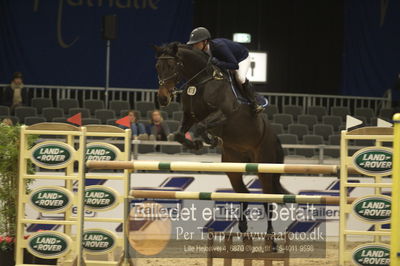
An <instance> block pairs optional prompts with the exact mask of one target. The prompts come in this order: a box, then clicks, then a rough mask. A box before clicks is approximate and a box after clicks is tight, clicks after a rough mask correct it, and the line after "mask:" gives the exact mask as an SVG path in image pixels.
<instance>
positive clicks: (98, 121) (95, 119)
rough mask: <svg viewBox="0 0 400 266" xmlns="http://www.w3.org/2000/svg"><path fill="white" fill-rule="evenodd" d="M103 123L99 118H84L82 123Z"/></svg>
mask: <svg viewBox="0 0 400 266" xmlns="http://www.w3.org/2000/svg"><path fill="white" fill-rule="evenodd" d="M99 124H101V121H100V119H97V118H83V119H82V125H99Z"/></svg>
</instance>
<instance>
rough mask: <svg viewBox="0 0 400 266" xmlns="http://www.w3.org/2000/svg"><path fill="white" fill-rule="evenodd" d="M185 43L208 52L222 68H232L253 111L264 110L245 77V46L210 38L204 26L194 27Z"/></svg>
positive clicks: (247, 61)
mask: <svg viewBox="0 0 400 266" xmlns="http://www.w3.org/2000/svg"><path fill="white" fill-rule="evenodd" d="M187 44H190V45H193V47H194V48H196V49H199V50H201V51H204V52H206V53H208V54H209V55H210V56H211V57H212V59H211V62H212V63H213V64H214V65H216V66H218V67H220V68H222V69H226V70H233V71H234V73H235V76H236V80H237V81H238V83H239V84H240V85H241V86H242V89H243V92H244V93H245V94H246V96H247V98H248V99H249V101H250V103H251V105H252V106H253V109H254V111H255V112H256V113H259V112H261V111H263V110H264V107H262V106H261V105H259V104H258V103H257V100H256V95H255V92H254V90H253V88H252V86H251V85H250V82H249V80H248V79H246V74H247V71H248V70H249V67H250V57H249V51H248V50H247V48H246V47H244V46H243V45H241V44H239V43H236V42H233V41H231V40H228V39H224V38H217V39H213V40H211V34H210V32H209V31H208V30H207V29H206V28H204V27H198V28H195V29H194V30H193V31H192V33H191V34H190V39H189V41H188V42H187Z"/></svg>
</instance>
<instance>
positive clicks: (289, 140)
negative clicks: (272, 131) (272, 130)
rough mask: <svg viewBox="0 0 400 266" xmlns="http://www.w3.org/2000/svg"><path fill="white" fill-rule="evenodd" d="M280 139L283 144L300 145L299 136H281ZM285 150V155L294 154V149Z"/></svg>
mask: <svg viewBox="0 0 400 266" xmlns="http://www.w3.org/2000/svg"><path fill="white" fill-rule="evenodd" d="M278 138H279V140H280V141H281V143H282V144H299V140H298V138H297V135H294V134H279V135H278ZM283 150H284V152H285V155H290V154H293V151H294V149H283Z"/></svg>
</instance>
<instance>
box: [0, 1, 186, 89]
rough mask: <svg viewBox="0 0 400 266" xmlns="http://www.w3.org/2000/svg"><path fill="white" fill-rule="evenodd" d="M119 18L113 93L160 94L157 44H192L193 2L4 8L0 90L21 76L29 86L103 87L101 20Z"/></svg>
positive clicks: (13, 4)
mask: <svg viewBox="0 0 400 266" xmlns="http://www.w3.org/2000/svg"><path fill="white" fill-rule="evenodd" d="M107 14H116V15H117V16H118V25H119V29H118V39H117V40H115V41H112V44H111V45H112V46H111V74H110V85H111V86H114V87H136V88H140V87H142V88H154V87H157V83H156V72H155V69H154V63H155V59H154V52H153V50H152V48H150V44H161V43H163V42H169V41H174V40H178V41H185V40H186V38H187V36H188V35H189V33H190V31H191V29H192V1H189V0H0V83H5V82H9V79H10V78H11V75H12V73H13V72H14V71H21V72H22V73H23V74H24V77H25V82H26V83H28V84H49V85H75V86H103V85H104V80H105V74H104V73H105V44H106V43H105V41H104V40H103V39H102V37H101V21H102V16H103V15H107Z"/></svg>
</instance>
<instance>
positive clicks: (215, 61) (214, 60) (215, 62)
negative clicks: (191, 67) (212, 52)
mask: <svg viewBox="0 0 400 266" xmlns="http://www.w3.org/2000/svg"><path fill="white" fill-rule="evenodd" d="M211 63H212V64H213V65H218V63H219V61H218V59H217V58H215V57H213V58H211Z"/></svg>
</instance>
